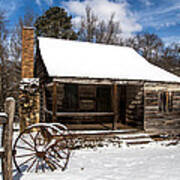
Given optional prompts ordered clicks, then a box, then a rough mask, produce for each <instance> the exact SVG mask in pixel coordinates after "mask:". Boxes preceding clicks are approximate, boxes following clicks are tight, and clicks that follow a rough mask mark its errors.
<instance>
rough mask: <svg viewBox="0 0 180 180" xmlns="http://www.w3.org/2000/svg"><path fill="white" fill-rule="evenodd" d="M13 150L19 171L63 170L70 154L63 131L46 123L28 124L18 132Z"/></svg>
mask: <svg viewBox="0 0 180 180" xmlns="http://www.w3.org/2000/svg"><path fill="white" fill-rule="evenodd" d="M56 139H58V140H56ZM13 152H14V153H13V160H14V164H15V166H16V168H17V170H18V171H19V172H20V173H22V172H45V171H49V170H50V171H54V170H56V169H61V170H64V169H65V168H66V166H67V163H68V160H69V156H70V151H69V149H68V142H67V140H66V138H65V137H64V134H63V132H60V131H59V129H58V128H57V127H55V126H52V125H50V124H46V123H41V124H36V125H32V126H29V127H28V128H26V129H25V130H24V131H23V132H22V133H20V135H19V136H18V137H17V139H16V141H15V143H14V147H13Z"/></svg>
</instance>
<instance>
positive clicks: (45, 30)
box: [34, 7, 77, 40]
mask: <svg viewBox="0 0 180 180" xmlns="http://www.w3.org/2000/svg"><path fill="white" fill-rule="evenodd" d="M71 19H72V17H71V16H68V15H67V12H66V11H65V10H64V9H63V8H60V7H51V8H50V9H48V10H47V11H46V12H45V13H44V14H43V15H42V16H40V17H38V18H37V20H36V22H35V24H34V26H35V28H36V35H37V36H43V37H54V38H61V39H71V40H76V39H77V35H76V33H75V32H74V31H73V29H72V23H71Z"/></svg>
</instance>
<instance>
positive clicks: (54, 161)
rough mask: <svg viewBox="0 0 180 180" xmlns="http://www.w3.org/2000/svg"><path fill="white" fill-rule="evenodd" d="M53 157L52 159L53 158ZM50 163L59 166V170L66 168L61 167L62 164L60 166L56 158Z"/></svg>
mask: <svg viewBox="0 0 180 180" xmlns="http://www.w3.org/2000/svg"><path fill="white" fill-rule="evenodd" d="M51 157H52V156H51ZM49 161H51V162H52V163H54V164H56V165H57V166H58V167H59V168H61V169H63V168H64V167H63V166H61V165H60V164H58V162H56V161H57V159H56V158H54V160H53V159H50V160H49Z"/></svg>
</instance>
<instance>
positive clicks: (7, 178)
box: [0, 98, 15, 180]
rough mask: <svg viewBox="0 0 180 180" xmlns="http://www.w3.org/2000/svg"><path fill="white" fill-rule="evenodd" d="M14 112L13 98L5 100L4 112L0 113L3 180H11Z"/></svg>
mask: <svg viewBox="0 0 180 180" xmlns="http://www.w3.org/2000/svg"><path fill="white" fill-rule="evenodd" d="M14 112H15V100H14V99H13V98H7V99H6V102H5V112H3V113H0V124H2V126H3V130H2V139H1V141H2V147H0V158H1V159H2V160H1V163H2V176H3V180H12V137H13V120H14Z"/></svg>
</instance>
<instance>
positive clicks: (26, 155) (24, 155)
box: [16, 153, 35, 158]
mask: <svg viewBox="0 0 180 180" xmlns="http://www.w3.org/2000/svg"><path fill="white" fill-rule="evenodd" d="M32 155H35V153H31V154H22V155H17V156H16V158H22V157H28V156H32Z"/></svg>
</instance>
